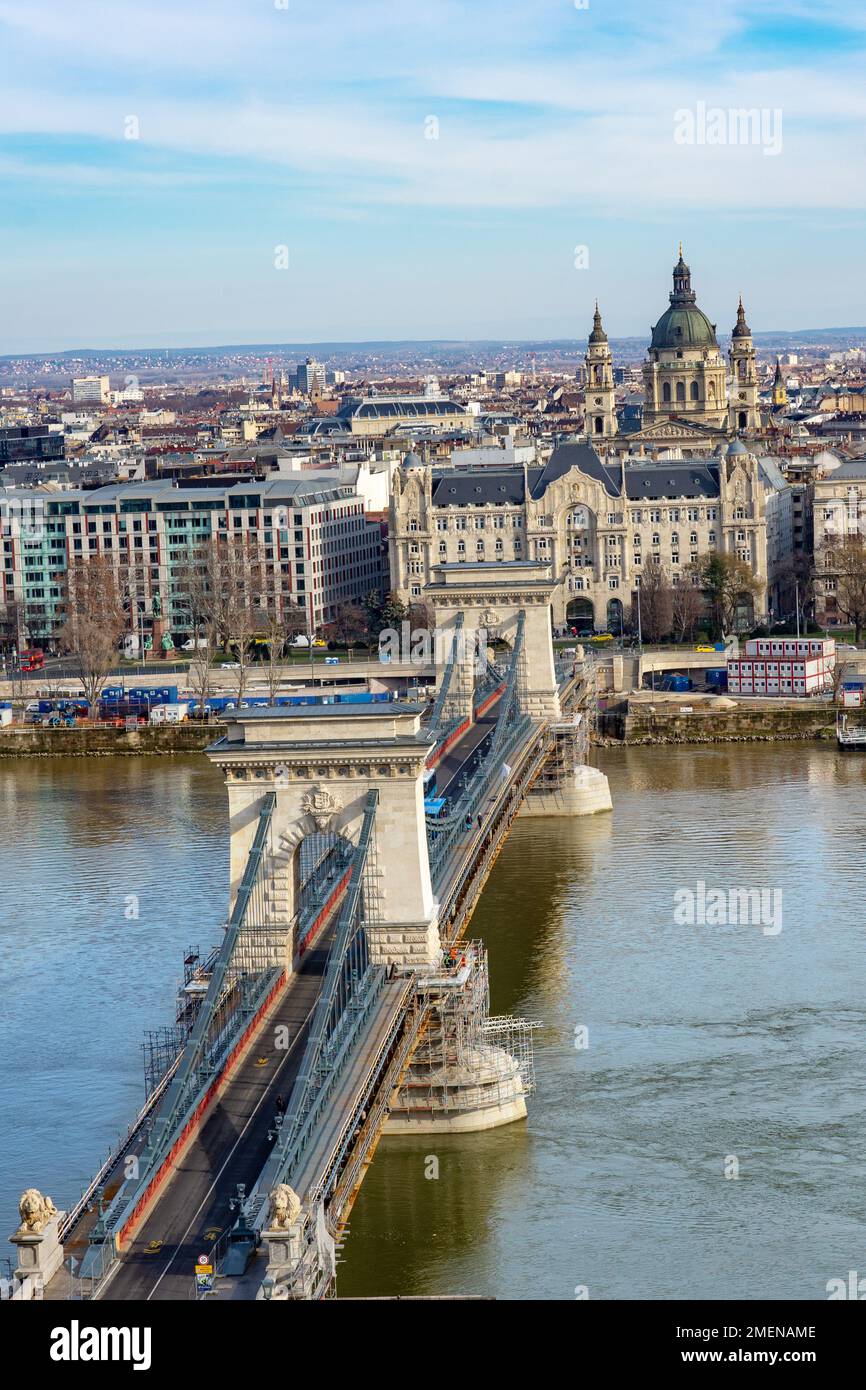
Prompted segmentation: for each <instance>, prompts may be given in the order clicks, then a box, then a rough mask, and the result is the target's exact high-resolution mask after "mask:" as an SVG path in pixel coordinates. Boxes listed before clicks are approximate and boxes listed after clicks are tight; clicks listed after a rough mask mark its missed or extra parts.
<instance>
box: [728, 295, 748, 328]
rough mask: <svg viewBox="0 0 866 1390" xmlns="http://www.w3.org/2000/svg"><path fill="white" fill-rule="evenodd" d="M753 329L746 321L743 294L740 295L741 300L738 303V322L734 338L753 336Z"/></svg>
mask: <svg viewBox="0 0 866 1390" xmlns="http://www.w3.org/2000/svg"><path fill="white" fill-rule="evenodd" d="M751 336H752V330H751V328H750V327H749V325H748V324H747V323H746V311H745V309H744V308H743V296H742V295H740V302H739V304H738V305H737V322H736V324H735V325H734V328H733V332H732V333H731V337H732V338H751Z"/></svg>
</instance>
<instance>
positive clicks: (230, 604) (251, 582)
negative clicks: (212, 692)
mask: <svg viewBox="0 0 866 1390" xmlns="http://www.w3.org/2000/svg"><path fill="white" fill-rule="evenodd" d="M214 563H215V567H216V569H215V581H216V583H215V597H216V602H217V626H218V630H221V631H222V633H223V641H224V646H225V650H226V651H228V652H230V653H231V655H232V656H233V657H234V659H235V670H234V676H235V686H236V689H237V696H238V700H239V701H240V700H242V699H243V697H244V692H245V690H246V684H247V674H248V672H249V666H250V662H251V660H252V655H253V648H254V644H255V639H256V637H257V635H258V633H259V630H260V628H261V609H262V602H263V600H266V596H267V586H266V584H265V582H264V580H263V576H262V565H261V561H260V559H259V554H258V550H257V549H255V541H252V540H250V539H248V538H247V539H244V538H243V537H241V536H231V537H230V538H227V539H225V540H220V541H218V542H217V544H216V548H215V552H214Z"/></svg>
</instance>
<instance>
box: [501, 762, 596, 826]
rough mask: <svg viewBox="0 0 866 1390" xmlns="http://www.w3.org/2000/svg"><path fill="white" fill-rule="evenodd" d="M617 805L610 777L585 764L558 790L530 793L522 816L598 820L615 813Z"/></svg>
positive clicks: (521, 810)
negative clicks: (599, 814)
mask: <svg viewBox="0 0 866 1390" xmlns="http://www.w3.org/2000/svg"><path fill="white" fill-rule="evenodd" d="M612 809H613V802H612V800H611V795H610V785H609V783H608V780H607V777H606V776H605V775H604V773H603V772H600V771H599V770H598V768H597V767H590V766H589V764H588V763H581V764H579V765H578V766H577V767H574V768H572V770H571V772H570V774H569V775H568V776H567V777H566V778H565V779H564V780H563V781H562V782H560V784H559V785H558V786H552V787H546V788H543V789H539V790H537V791H535V790H533V791H531V792H530V793H529V795H528V796H527V798H526V800H525V801H524V803H523V805H522V806H521V808H520V814H521V815H522V816H594V815H595V814H596V813H597V812H598V811H611V810H612Z"/></svg>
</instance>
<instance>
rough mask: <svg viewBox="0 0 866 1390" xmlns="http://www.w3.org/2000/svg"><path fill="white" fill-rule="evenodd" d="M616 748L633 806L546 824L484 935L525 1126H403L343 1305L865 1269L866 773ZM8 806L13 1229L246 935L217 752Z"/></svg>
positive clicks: (509, 870) (27, 780)
mask: <svg viewBox="0 0 866 1390" xmlns="http://www.w3.org/2000/svg"><path fill="white" fill-rule="evenodd" d="M600 763H601V766H602V767H603V769H604V771H606V772H607V773H608V775H609V777H610V782H611V789H612V793H613V800H614V812H613V814H612V815H606V816H598V817H595V818H592V819H590V820H576V821H567V820H527V821H521V822H518V824H517V826H516V827H515V829H514V830H513V832H512V834H511V836H510V839H509V841H508V843H507V845H506V847H505V849H504V851H503V853H502V855H501V857H500V859H499V861H498V862H497V864H496V867H495V869H494V871H493V874H492V875H491V878H490V880H489V883H488V885H487V888H486V889H485V892H484V895H483V898H482V901H481V904H480V907H479V909H478V911H477V913H476V915H475V918H474V921H473V925H472V931H473V934H475V935H478V936H481V937H483V938H484V940H485V941H486V943H487V945H488V948H489V952H490V974H491V989H492V1009H493V1011H494V1012H495V1013H516V1014H520V1015H522V1016H524V1017H526V1018H530V1019H535V1020H538V1021H539V1023H540V1024H541V1025H542V1026H541V1028H540V1030H539V1031H538V1032H537V1033H536V1073H537V1090H536V1093H535V1095H534V1096H533V1098H532V1100H531V1102H530V1114H529V1119H528V1121H526V1122H524V1123H520V1124H516V1125H512V1126H510V1127H508V1128H505V1129H502V1130H497V1131H493V1132H491V1133H488V1134H481V1135H465V1136H459V1137H452V1138H448V1139H440V1138H430V1137H428V1138H422V1139H412V1140H407V1139H401V1138H392V1139H388V1140H385V1141H383V1142H382V1144H381V1145H380V1147H379V1149H378V1151H377V1154H376V1158H375V1161H374V1163H373V1166H372V1168H371V1170H370V1172H369V1174H368V1176H367V1178H366V1181H365V1183H364V1186H363V1188H362V1190H361V1194H360V1197H359V1199H358V1202H357V1204H356V1206H355V1209H354V1211H353V1213H352V1218H351V1231H350V1235H349V1239H348V1242H347V1244H346V1248H345V1251H344V1259H343V1263H342V1264H341V1266H340V1270H339V1279H338V1283H339V1291H340V1293H341V1294H343V1295H359V1294H398V1293H402V1294H449V1293H480V1294H495V1295H498V1296H500V1297H509V1298H542V1297H543V1298H556V1299H572V1298H574V1297H575V1296H581V1295H582V1294H583V1291H586V1292H587V1293H588V1296H589V1297H590V1298H597V1299H609V1298H665V1299H670V1298H749V1299H762V1298H786V1299H812V1298H824V1297H826V1291H825V1289H826V1284H827V1281H828V1280H829V1279H832V1278H837V1277H841V1278H847V1276H848V1271H849V1270H851V1269H858V1268H860V1269H861V1272H866V1270H864V1268H863V1266H864V1254H863V1250H864V1246H863V1229H864V1220H866V1158H864V1149H866V1145H864V1119H863V1116H864V1112H866V1063H864V1042H866V885H864V879H863V878H861V866H862V861H861V858H860V856H861V854H862V853H863V852H864V848H866V758H862V759H860V758H858V757H857V755H847V757H843V756H842V755H840V754H838V753H837V752H836V750H835V749H834V748H832V747H830V746H827V747H823V746H818V745H809V744H802V745H801V744H795V743H794V744H784V745H743V744H739V745H728V746H724V745H722V746H719V747H713V748H700V749H674V748H652V749H650V748H647V749H631V750H616V751H609V752H606V753H604V754H602V755H601V759H600ZM0 814H2V837H0V884H2V895H3V909H2V928H0V931H2V934H0V971H2V983H0V990H2V993H0V998H2V1012H0V1033H2V1047H0V1059H2V1060H0V1130H2V1135H3V1145H2V1164H0V1215H2V1219H3V1223H4V1224H5V1227H6V1229H7V1230H8V1231H11V1230H12V1229H13V1227H14V1225H15V1224H17V1223H16V1209H15V1203H16V1200H17V1197H18V1194H19V1192H20V1191H21V1189H22V1188H23V1187H26V1186H30V1185H35V1186H37V1187H40V1188H42V1189H43V1190H44V1191H47V1192H48V1193H50V1195H51V1196H52V1197H53V1198H54V1200H55V1202H56V1203H57V1205H58V1206H61V1205H67V1204H68V1203H69V1202H70V1201H72V1200H74V1198H75V1197H76V1196H77V1194H78V1192H79V1190H80V1188H81V1187H82V1186H83V1184H84V1183H85V1181H86V1179H87V1178H88V1176H89V1174H90V1173H91V1172H92V1171H93V1170H95V1169H96V1167H97V1166H98V1164H99V1162H100V1161H101V1159H102V1158H103V1157H104V1155H105V1153H106V1151H107V1150H108V1148H109V1146H110V1145H111V1143H112V1142H113V1140H114V1139H115V1138H116V1137H117V1134H118V1132H119V1131H120V1130H121V1129H122V1128H124V1127H125V1125H126V1123H127V1121H128V1120H129V1118H130V1117H131V1116H132V1115H133V1114H134V1112H135V1111H136V1109H137V1108H138V1106H139V1104H140V1103H141V1101H142V1099H143V1080H142V1058H141V1048H140V1043H141V1038H142V1034H143V1030H144V1029H145V1028H149V1027H158V1026H159V1025H161V1024H164V1023H168V1022H170V1021H171V1018H172V1005H173V991H174V986H175V984H176V982H177V980H178V978H179V975H180V969H181V961H182V957H183V955H184V953H185V950H186V948H187V947H188V946H190V945H200V946H201V947H206V946H207V945H209V944H210V943H212V942H214V941H216V940H217V939H218V937H219V934H220V933H219V924H220V922H221V920H222V919H223V916H224V912H225V905H226V866H227V827H226V816H225V804H224V792H223V787H222V783H221V779H220V776H219V774H218V773H216V772H215V771H214V770H213V769H211V768H210V767H209V766H208V765H207V764H206V763H205V761H204V759H203V758H199V757H191V758H177V759H169V758H151V759H145V758H142V759H138V758H118V759H96V760H94V761H91V762H87V761H84V760H77V759H76V760H72V759H70V760H65V759H57V760H47V759H32V760H23V759H22V760H19V761H3V762H0ZM732 886H733V887H735V888H739V889H744V890H762V889H763V890H764V893H763V896H760V895H759V894H757V893H755V894H753V895H752V896H751V897H750V898H748V899H746V898H742V899H740V898H738V899H736V900H730V899H729V898H727V897H726V898H725V899H724V901H722V899H721V897H720V895H719V893H718V890H719V889H724V890H725V891H726V893H727V890H728V889H729V888H730V887H732ZM720 904H721V906H720ZM743 912H745V914H746V915H747V916H748V918H749V920H748V921H747V922H745V923H743V922H741V921H739V920H737V921H732V920H731V918H732V917H734V916H737V917H739V915H740V914H742V913H743ZM431 1157H435V1158H436V1159H438V1177H437V1178H428V1177H427V1176H426V1174H427V1173H430V1172H431V1171H433V1170H434V1168H435V1166H436V1165H433V1164H432V1163H431V1162H430V1161H429V1160H430V1158H431ZM8 1249H9V1252H10V1253H11V1249H12V1247H11V1246H10V1247H8ZM3 1272H5V1271H3Z"/></svg>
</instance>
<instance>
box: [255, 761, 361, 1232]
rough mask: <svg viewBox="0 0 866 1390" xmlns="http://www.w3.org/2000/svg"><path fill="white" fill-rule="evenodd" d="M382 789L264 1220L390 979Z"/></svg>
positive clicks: (260, 1199) (347, 899)
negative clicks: (383, 909) (381, 912)
mask: <svg viewBox="0 0 866 1390" xmlns="http://www.w3.org/2000/svg"><path fill="white" fill-rule="evenodd" d="M378 802H379V793H378V791H377V790H376V789H375V788H373V789H371V790H370V791H369V792H368V793H367V797H366V801H365V805H364V817H363V821H362V823H361V830H360V834H359V836H358V843H357V845H356V847H355V851H354V855H353V857H352V866H351V878H350V880H349V884H348V887H347V889H346V891H345V895H344V898H343V903H342V906H341V908H340V915H339V918H338V921H337V928H336V931H335V934H334V939H333V942H332V944H331V949H330V952H329V955H328V961H327V965H326V967H325V975H324V979H323V982H322V990H321V993H320V995H319V998H318V1001H317V1003H316V1007H315V1012H314V1014H313V1019H312V1023H311V1025H310V1035H309V1040H308V1042H307V1046H306V1050H305V1052H304V1056H303V1060H302V1062H301V1067H300V1070H299V1072H298V1077H297V1080H296V1082H295V1084H294V1087H293V1088H292V1095H291V1100H290V1102H289V1107H288V1109H287V1111H286V1115H285V1119H284V1120H283V1123H282V1125H281V1127H280V1134H279V1139H278V1141H277V1144H276V1146H275V1149H274V1151H273V1152H272V1154H271V1157H270V1159H269V1160H268V1163H267V1164H266V1166H265V1169H264V1171H263V1174H262V1176H261V1178H260V1180H259V1190H258V1193H257V1194H256V1198H255V1201H254V1202H253V1201H252V1200H251V1208H252V1206H254V1205H255V1206H256V1207H257V1210H256V1212H255V1213H254V1218H255V1220H256V1222H257V1224H258V1226H259V1228H261V1225H262V1222H263V1221H264V1220H265V1218H266V1216H267V1209H266V1200H265V1199H266V1195H267V1192H268V1191H270V1189H271V1188H272V1187H273V1186H274V1185H275V1184H276V1183H278V1182H281V1181H283V1180H284V1178H285V1177H286V1175H291V1173H292V1172H293V1170H294V1169H295V1168H296V1166H297V1164H298V1161H299V1159H300V1158H301V1155H302V1154H303V1152H304V1150H305V1148H306V1147H307V1145H308V1143H309V1140H310V1137H311V1135H312V1134H313V1132H314V1130H315V1127H316V1124H317V1123H318V1121H319V1119H320V1117H321V1114H322V1111H323V1109H324V1107H325V1105H326V1103H327V1100H328V1097H329V1095H330V1094H331V1092H332V1090H333V1088H334V1086H335V1084H336V1082H337V1079H338V1078H339V1076H340V1074H341V1072H342V1070H343V1067H344V1065H345V1062H346V1059H347V1057H348V1055H349V1053H350V1052H351V1049H352V1046H353V1044H354V1042H355V1040H356V1038H357V1035H358V1033H359V1031H360V1029H361V1027H362V1025H363V1022H364V1019H365V1018H366V1016H367V1014H368V1012H369V1009H370V1006H371V1004H372V1003H373V1001H374V999H375V998H376V996H377V994H378V992H379V990H380V989H381V987H382V985H383V984H384V981H385V969H384V967H383V966H377V965H374V964H373V963H372V961H371V959H370V950H369V944H368V941H367V933H366V929H365V928H366V923H367V921H368V917H369V914H370V912H371V909H372V902H373V900H374V896H375V891H376V890H375V887H374V884H373V881H372V873H371V871H372V869H373V865H372V863H371V860H372V847H373V836H374V827H375V820H376V807H377V806H378Z"/></svg>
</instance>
